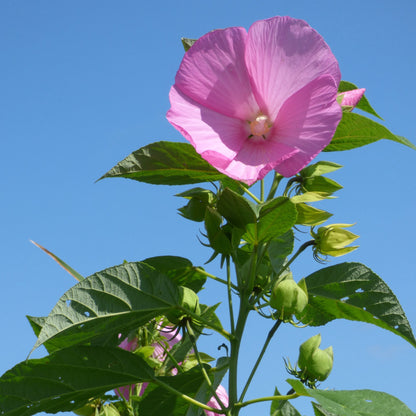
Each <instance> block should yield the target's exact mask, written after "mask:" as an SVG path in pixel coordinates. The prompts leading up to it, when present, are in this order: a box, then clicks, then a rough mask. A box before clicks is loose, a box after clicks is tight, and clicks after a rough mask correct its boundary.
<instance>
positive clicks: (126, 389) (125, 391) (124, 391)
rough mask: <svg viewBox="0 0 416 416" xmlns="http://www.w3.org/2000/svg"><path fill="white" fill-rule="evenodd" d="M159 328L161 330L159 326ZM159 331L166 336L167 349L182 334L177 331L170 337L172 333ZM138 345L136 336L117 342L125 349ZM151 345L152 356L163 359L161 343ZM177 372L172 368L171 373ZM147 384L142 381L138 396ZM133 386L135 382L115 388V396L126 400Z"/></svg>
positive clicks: (180, 337) (129, 349) (164, 355)
mask: <svg viewBox="0 0 416 416" xmlns="http://www.w3.org/2000/svg"><path fill="white" fill-rule="evenodd" d="M159 329H160V330H162V328H161V327H159ZM170 329H171V328H170V327H166V328H164V330H165V331H169V330H170ZM161 333H162V335H163V337H164V338H166V341H167V345H166V348H167V349H168V350H170V349H171V348H172V347H173V346H174V345H175V344H177V343H178V342H179V341H180V340H181V339H182V336H181V334H180V333H179V332H177V333H176V335H175V336H173V337H172V334H170V333H164V332H163V331H162V332H161ZM138 345H139V342H138V339H137V338H133V339H132V340H131V341H129V340H128V338H125V339H124V340H123V341H122V342H121V343H120V344H119V347H120V348H122V349H123V350H126V351H134V350H135V349H136V348H137V347H138ZM152 346H153V347H154V348H155V349H154V351H153V354H152V357H153V358H156V359H158V360H159V361H163V360H164V359H165V357H166V352H165V350H164V348H163V347H162V345H160V344H159V343H155V344H152ZM177 372H178V370H177V369H176V368H174V369H173V370H172V374H173V375H175V374H177ZM148 384H149V383H142V386H141V389H140V392H139V396H141V395H142V394H143V393H144V391H145V390H146V387H147V385H148ZM135 386H136V385H135V384H133V385H131V386H123V387H119V388H117V389H115V390H114V391H115V393H116V394H117V396H119V397H120V396H123V397H124V398H125V399H126V400H129V398H130V392H131V391H133V389H134V388H135Z"/></svg>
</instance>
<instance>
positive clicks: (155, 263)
mask: <svg viewBox="0 0 416 416" xmlns="http://www.w3.org/2000/svg"><path fill="white" fill-rule="evenodd" d="M143 263H146V264H148V265H149V266H151V267H153V268H155V269H156V270H158V271H159V272H161V273H163V274H165V275H166V276H167V277H169V278H170V279H171V280H172V281H173V282H174V283H175V284H176V285H178V286H186V287H189V289H192V290H193V291H194V292H196V293H197V292H199V291H200V290H201V289H202V287H203V285H204V283H205V282H206V280H207V277H206V276H205V275H204V274H203V273H201V272H200V271H198V269H199V270H203V269H202V268H201V267H195V266H193V264H192V263H191V262H190V261H189V260H188V259H185V258H184V257H177V256H157V257H150V258H148V259H146V260H143Z"/></svg>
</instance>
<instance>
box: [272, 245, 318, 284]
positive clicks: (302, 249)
mask: <svg viewBox="0 0 416 416" xmlns="http://www.w3.org/2000/svg"><path fill="white" fill-rule="evenodd" d="M313 245H315V240H309V241H306V243H303V244H302V245H301V246H300V247H299V248H298V251H297V252H296V253H295V254H294V255H293V256H292V258H291V259H290V260H289V261H288V262H287V263H286V264H285V265H284V267H282V268H281V270H280V272H279V273H278V274H277V276H276V278H275V280H277V279H278V278H279V277H280V276H281V275H282V273H283V272H284V271H285V270H286V269H287V268H288V267H289V266H290V265H291V264H292V263H293V262H294V261H295V260H296V258H297V257H298V256H299V254H301V253H302V252H303V251H305V250H306V249H307V248H308V247H309V246H313Z"/></svg>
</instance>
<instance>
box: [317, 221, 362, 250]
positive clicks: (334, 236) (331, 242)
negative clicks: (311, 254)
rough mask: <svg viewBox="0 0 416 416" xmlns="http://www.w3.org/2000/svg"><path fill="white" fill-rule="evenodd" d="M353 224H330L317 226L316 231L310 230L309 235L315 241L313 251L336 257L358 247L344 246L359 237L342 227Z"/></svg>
mask: <svg viewBox="0 0 416 416" xmlns="http://www.w3.org/2000/svg"><path fill="white" fill-rule="evenodd" d="M353 225H354V224H331V225H327V226H325V227H320V228H318V231H317V232H316V233H315V232H313V231H312V230H311V235H312V237H314V238H315V242H316V245H315V251H316V252H317V253H320V254H326V255H329V256H334V257H338V256H342V255H344V254H347V253H349V252H351V251H353V250H355V249H356V248H358V246H353V247H346V246H348V245H349V244H351V243H352V242H353V241H355V240H356V239H357V238H358V237H359V236H358V235H356V234H353V233H352V232H350V231H348V230H344V228H347V227H351V226H353Z"/></svg>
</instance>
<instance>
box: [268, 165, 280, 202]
mask: <svg viewBox="0 0 416 416" xmlns="http://www.w3.org/2000/svg"><path fill="white" fill-rule="evenodd" d="M282 179H283V176H282V175H280V174H279V173H277V172H275V174H274V179H273V183H272V186H271V187H270V191H269V195H267V199H266V201H270V200H271V199H273V198H274V196H275V194H276V191H277V188H278V186H279V184H280V182H281V180H282Z"/></svg>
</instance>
